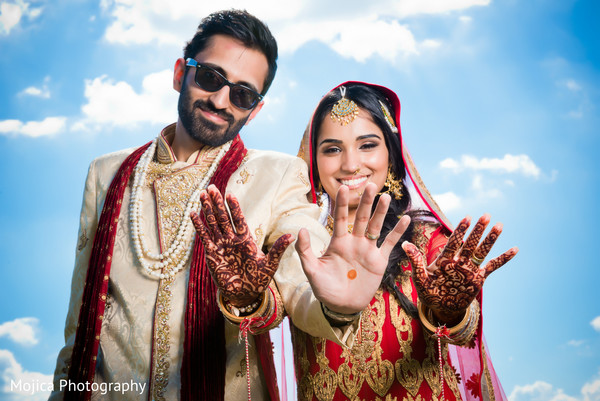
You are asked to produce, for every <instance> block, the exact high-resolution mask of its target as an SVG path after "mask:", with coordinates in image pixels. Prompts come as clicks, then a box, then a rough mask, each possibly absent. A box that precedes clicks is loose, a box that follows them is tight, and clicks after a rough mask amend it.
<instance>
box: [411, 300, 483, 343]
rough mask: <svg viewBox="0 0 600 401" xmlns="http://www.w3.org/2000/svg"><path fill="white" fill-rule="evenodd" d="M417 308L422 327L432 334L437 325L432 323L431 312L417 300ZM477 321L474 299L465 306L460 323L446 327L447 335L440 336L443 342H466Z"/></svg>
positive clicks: (476, 305)
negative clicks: (444, 336)
mask: <svg viewBox="0 0 600 401" xmlns="http://www.w3.org/2000/svg"><path fill="white" fill-rule="evenodd" d="M417 310H418V312H419V318H420V320H421V323H422V324H423V326H424V328H425V329H426V330H427V331H428V332H430V333H431V334H434V333H435V332H436V331H437V329H438V327H435V326H434V325H433V323H432V321H433V312H432V311H431V310H430V309H427V308H426V307H425V305H423V304H422V303H421V302H420V301H419V302H417ZM478 323H479V303H478V302H477V301H476V300H474V301H473V302H471V305H469V307H468V308H467V310H466V312H465V316H464V317H463V319H462V320H461V322H460V323H458V324H457V325H455V326H453V327H451V328H449V329H448V337H446V338H442V341H443V342H446V343H451V344H454V345H464V344H466V343H467V342H468V341H469V340H470V339H471V338H472V337H473V335H474V334H475V331H476V330H477V325H478Z"/></svg>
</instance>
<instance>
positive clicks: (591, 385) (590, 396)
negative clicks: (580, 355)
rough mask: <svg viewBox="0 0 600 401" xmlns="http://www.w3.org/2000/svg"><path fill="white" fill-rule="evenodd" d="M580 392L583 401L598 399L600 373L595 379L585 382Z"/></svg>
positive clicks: (595, 400) (599, 394)
mask: <svg viewBox="0 0 600 401" xmlns="http://www.w3.org/2000/svg"><path fill="white" fill-rule="evenodd" d="M581 394H582V395H583V400H584V401H600V375H599V376H598V377H596V379H595V380H592V381H589V382H587V383H585V384H584V385H583V388H582V389H581Z"/></svg>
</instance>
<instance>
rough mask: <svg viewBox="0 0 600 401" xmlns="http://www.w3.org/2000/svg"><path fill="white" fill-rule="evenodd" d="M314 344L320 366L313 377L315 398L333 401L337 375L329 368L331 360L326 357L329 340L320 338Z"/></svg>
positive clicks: (322, 400)
mask: <svg viewBox="0 0 600 401" xmlns="http://www.w3.org/2000/svg"><path fill="white" fill-rule="evenodd" d="M312 343H313V348H314V351H315V355H316V357H317V363H318V364H319V371H318V372H317V373H315V375H314V376H313V388H314V392H315V396H316V397H317V399H318V400H319V401H331V400H333V396H334V395H335V390H336V388H337V374H336V373H335V371H334V370H333V369H331V368H330V367H329V359H327V357H326V356H325V344H326V343H327V340H325V339H324V338H319V339H316V341H314V340H313V341H312ZM319 348H320V350H319Z"/></svg>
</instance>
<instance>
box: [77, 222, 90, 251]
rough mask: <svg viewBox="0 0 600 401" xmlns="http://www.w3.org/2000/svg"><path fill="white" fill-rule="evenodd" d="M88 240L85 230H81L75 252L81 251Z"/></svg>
mask: <svg viewBox="0 0 600 401" xmlns="http://www.w3.org/2000/svg"><path fill="white" fill-rule="evenodd" d="M88 241H89V238H88V237H87V235H85V228H82V229H81V235H80V236H79V241H78V243H77V250H78V251H81V250H82V249H83V248H85V246H86V245H87V243H88Z"/></svg>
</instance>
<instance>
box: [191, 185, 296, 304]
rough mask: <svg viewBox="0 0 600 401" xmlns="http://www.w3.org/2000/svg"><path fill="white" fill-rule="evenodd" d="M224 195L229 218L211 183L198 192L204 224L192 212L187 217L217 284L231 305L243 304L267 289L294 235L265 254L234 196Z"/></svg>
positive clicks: (287, 235) (249, 302)
mask: <svg viewBox="0 0 600 401" xmlns="http://www.w3.org/2000/svg"><path fill="white" fill-rule="evenodd" d="M226 198H227V204H228V205H229V209H230V211H231V219H230V218H229V214H228V213H227V209H226V207H225V203H224V200H223V197H222V196H221V193H220V192H219V191H218V189H217V188H216V187H215V186H213V185H211V186H209V187H208V190H207V191H203V192H202V193H201V194H200V202H201V204H202V210H203V212H204V218H205V221H204V223H203V222H202V220H201V218H200V216H198V214H196V213H192V214H191V218H192V221H193V223H194V226H195V227H196V231H197V232H198V235H199V237H200V240H201V241H202V243H203V244H204V252H205V255H206V261H207V266H208V268H209V270H210V273H211V275H212V278H213V280H214V281H215V283H216V284H217V287H218V288H219V290H221V291H222V293H223V295H224V297H225V298H226V299H227V300H228V301H229V302H231V304H232V305H234V306H236V307H243V306H246V305H249V304H251V303H252V302H253V301H254V300H256V299H257V298H258V297H259V296H260V294H261V293H263V292H264V291H265V290H266V289H267V286H268V285H269V283H270V281H271V279H272V278H273V275H274V274H275V271H277V267H278V266H279V260H280V259H281V256H282V255H283V253H284V251H285V250H286V248H287V247H288V245H289V244H290V243H291V242H292V241H293V240H294V238H293V236H292V235H291V234H285V235H282V236H281V237H280V238H279V239H278V240H277V241H276V242H275V243H274V244H273V246H272V247H271V249H270V250H269V252H268V253H267V255H265V254H264V253H263V252H262V251H261V250H260V249H258V247H257V246H256V243H255V241H254V239H253V238H252V235H251V234H250V229H249V228H248V225H247V224H246V220H245V218H244V215H243V213H242V209H241V207H240V204H239V202H238V201H237V199H236V198H235V196H233V195H231V194H228V195H227V196H226Z"/></svg>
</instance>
